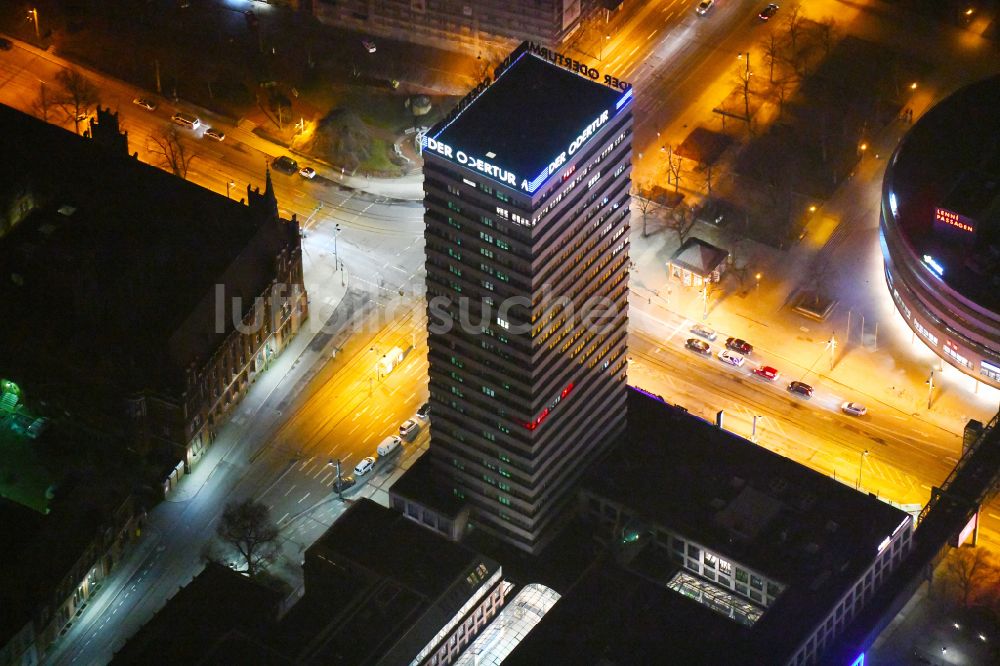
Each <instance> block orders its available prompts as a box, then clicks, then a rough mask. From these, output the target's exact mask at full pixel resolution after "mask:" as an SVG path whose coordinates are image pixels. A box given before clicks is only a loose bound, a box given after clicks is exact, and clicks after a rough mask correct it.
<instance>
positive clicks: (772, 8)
mask: <svg viewBox="0 0 1000 666" xmlns="http://www.w3.org/2000/svg"><path fill="white" fill-rule="evenodd" d="M777 12H778V5H776V4H774V3H773V2H772V3H771V4H769V5H768V6H767V7H764V9H762V10H760V13H759V14H757V18H759V19H760V20H761V21H766V20H768V19H770V18H771V17H772V16H774V15H775V14H776V13H777Z"/></svg>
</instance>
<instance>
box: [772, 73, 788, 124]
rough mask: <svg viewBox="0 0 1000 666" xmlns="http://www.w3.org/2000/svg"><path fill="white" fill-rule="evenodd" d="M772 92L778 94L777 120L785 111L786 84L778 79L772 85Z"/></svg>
mask: <svg viewBox="0 0 1000 666" xmlns="http://www.w3.org/2000/svg"><path fill="white" fill-rule="evenodd" d="M774 92H775V93H776V94H777V95H778V120H781V116H782V115H783V114H784V112H785V97H786V96H787V95H788V84H787V83H785V82H784V81H778V83H776V84H775V85H774Z"/></svg>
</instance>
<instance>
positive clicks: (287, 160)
mask: <svg viewBox="0 0 1000 666" xmlns="http://www.w3.org/2000/svg"><path fill="white" fill-rule="evenodd" d="M271 166H273V167H274V168H275V169H276V170H277V171H280V172H282V173H287V174H288V175H292V174H293V173H295V172H296V171H298V170H299V163H298V162H296V161H295V160H293V159H292V158H291V157H289V156H288V155H282V156H281V157H276V158H275V159H274V161H273V162H271Z"/></svg>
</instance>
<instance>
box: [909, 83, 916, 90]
mask: <svg viewBox="0 0 1000 666" xmlns="http://www.w3.org/2000/svg"><path fill="white" fill-rule="evenodd" d="M916 89H917V82H916V81H914V82H913V83H911V84H910V90H916Z"/></svg>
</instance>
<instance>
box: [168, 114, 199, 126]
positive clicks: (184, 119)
mask: <svg viewBox="0 0 1000 666" xmlns="http://www.w3.org/2000/svg"><path fill="white" fill-rule="evenodd" d="M171 120H173V121H174V122H175V123H176V124H178V125H183V126H184V127H187V128H188V129H198V128H199V127H200V126H201V121H200V120H198V118H197V117H196V116H192V115H191V114H190V113H179V112H178V113H175V114H174V115H173V117H172V118H171Z"/></svg>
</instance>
